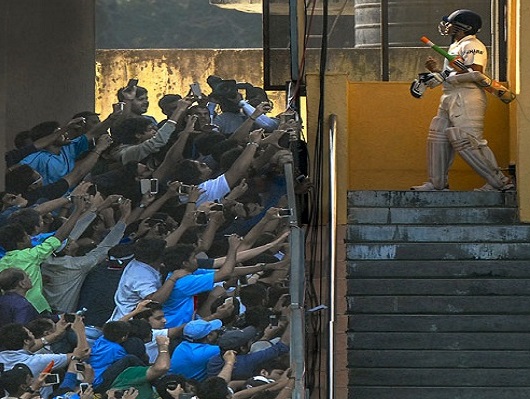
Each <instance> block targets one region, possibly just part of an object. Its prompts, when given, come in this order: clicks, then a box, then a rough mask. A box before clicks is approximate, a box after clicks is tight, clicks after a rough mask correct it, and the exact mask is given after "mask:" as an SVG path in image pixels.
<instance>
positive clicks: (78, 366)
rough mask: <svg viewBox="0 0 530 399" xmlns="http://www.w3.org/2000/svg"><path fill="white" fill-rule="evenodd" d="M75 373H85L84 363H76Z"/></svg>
mask: <svg viewBox="0 0 530 399" xmlns="http://www.w3.org/2000/svg"><path fill="white" fill-rule="evenodd" d="M75 371H77V372H78V373H82V372H84V371H85V364H84V363H76V364H75Z"/></svg>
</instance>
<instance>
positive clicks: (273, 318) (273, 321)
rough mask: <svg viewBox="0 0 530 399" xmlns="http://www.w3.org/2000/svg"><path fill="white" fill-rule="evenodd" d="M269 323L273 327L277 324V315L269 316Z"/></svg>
mask: <svg viewBox="0 0 530 399" xmlns="http://www.w3.org/2000/svg"><path fill="white" fill-rule="evenodd" d="M269 324H270V325H271V326H273V327H276V326H278V317H277V316H276V315H275V314H271V315H270V316H269Z"/></svg>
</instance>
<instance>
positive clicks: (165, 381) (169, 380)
mask: <svg viewBox="0 0 530 399" xmlns="http://www.w3.org/2000/svg"><path fill="white" fill-rule="evenodd" d="M179 384H180V386H181V388H182V389H184V388H185V385H186V377H184V376H183V375H180V374H167V375H165V376H164V377H162V378H160V379H158V380H156V381H155V382H153V385H154V387H155V389H156V391H157V392H158V394H159V395H160V397H161V398H162V399H173V396H171V395H170V394H169V393H168V392H167V389H168V388H173V389H174V388H176V386H177V385H179Z"/></svg>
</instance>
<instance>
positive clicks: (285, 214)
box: [278, 208, 293, 218]
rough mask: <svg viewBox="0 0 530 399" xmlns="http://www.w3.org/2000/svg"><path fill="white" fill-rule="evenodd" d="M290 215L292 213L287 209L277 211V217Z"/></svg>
mask: <svg viewBox="0 0 530 399" xmlns="http://www.w3.org/2000/svg"><path fill="white" fill-rule="evenodd" d="M292 214H293V212H292V211H291V210H290V209H288V208H285V209H280V210H278V216H280V217H282V218H286V217H289V216H291V215H292Z"/></svg>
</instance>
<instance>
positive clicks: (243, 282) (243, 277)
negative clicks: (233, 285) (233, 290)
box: [237, 274, 248, 285]
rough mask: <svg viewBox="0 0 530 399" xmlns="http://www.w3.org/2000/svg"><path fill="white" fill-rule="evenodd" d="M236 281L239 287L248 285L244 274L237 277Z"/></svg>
mask: <svg viewBox="0 0 530 399" xmlns="http://www.w3.org/2000/svg"><path fill="white" fill-rule="evenodd" d="M237 279H238V280H239V284H240V285H247V284H248V279H247V276H246V274H243V275H242V276H239V277H238V278H237Z"/></svg>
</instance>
